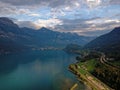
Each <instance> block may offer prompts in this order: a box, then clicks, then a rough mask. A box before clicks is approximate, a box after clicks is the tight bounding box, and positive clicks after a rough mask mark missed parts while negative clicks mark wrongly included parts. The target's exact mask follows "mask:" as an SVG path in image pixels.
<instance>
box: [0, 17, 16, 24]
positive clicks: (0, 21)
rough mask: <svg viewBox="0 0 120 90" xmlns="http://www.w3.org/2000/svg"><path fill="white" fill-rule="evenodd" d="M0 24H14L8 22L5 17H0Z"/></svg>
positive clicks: (10, 21)
mask: <svg viewBox="0 0 120 90" xmlns="http://www.w3.org/2000/svg"><path fill="white" fill-rule="evenodd" d="M0 23H4V24H14V23H13V21H12V20H10V19H9V18H7V17H0Z"/></svg>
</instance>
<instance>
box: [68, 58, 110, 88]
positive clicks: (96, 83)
mask: <svg viewBox="0 0 120 90" xmlns="http://www.w3.org/2000/svg"><path fill="white" fill-rule="evenodd" d="M98 62H99V61H98V60H95V59H91V60H87V61H85V62H79V63H76V64H72V65H70V66H69V69H70V70H71V71H72V72H73V73H74V74H75V75H76V76H77V77H78V79H79V80H80V81H82V82H84V83H85V84H86V85H87V86H90V87H91V88H92V90H111V88H110V87H108V86H107V85H105V84H104V83H103V82H101V81H100V80H98V79H97V78H96V77H94V76H93V75H92V74H91V73H92V72H93V71H94V68H95V67H96V65H97V63H98Z"/></svg>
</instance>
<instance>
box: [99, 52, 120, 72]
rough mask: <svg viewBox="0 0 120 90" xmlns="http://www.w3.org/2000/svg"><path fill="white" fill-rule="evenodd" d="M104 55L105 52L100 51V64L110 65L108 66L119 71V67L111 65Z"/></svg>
mask: <svg viewBox="0 0 120 90" xmlns="http://www.w3.org/2000/svg"><path fill="white" fill-rule="evenodd" d="M105 57H106V56H105V54H103V53H101V57H100V62H101V63H102V64H104V65H105V66H107V67H110V68H112V69H115V70H119V71H120V69H119V68H117V67H116V66H114V65H112V64H111V63H109V62H108V61H107V60H106V59H105Z"/></svg>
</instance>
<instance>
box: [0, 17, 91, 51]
mask: <svg viewBox="0 0 120 90" xmlns="http://www.w3.org/2000/svg"><path fill="white" fill-rule="evenodd" d="M92 39H93V37H85V36H79V35H78V34H73V33H61V32H56V31H52V30H49V29H47V28H45V27H42V28H41V29H39V30H34V29H31V28H26V27H24V28H20V27H19V26H18V25H17V24H15V23H14V22H13V21H12V20H10V19H8V18H6V17H1V18H0V53H9V52H17V51H21V50H26V49H31V48H46V47H55V48H63V47H65V46H66V45H67V44H71V43H73V44H78V45H81V46H83V45H85V44H86V43H88V42H89V41H90V40H92Z"/></svg>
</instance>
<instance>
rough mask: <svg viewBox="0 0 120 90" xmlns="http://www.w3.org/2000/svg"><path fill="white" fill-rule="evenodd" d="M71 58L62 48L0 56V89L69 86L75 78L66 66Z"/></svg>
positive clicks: (40, 89)
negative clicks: (60, 49)
mask: <svg viewBox="0 0 120 90" xmlns="http://www.w3.org/2000/svg"><path fill="white" fill-rule="evenodd" d="M74 58H75V56H74V55H68V54H67V53H65V52H63V51H32V52H24V53H19V54H14V55H8V56H0V62H1V63H0V90H69V88H70V87H71V86H72V85H73V84H74V83H75V82H76V80H75V77H74V76H73V75H72V74H71V73H70V72H69V71H68V69H67V68H68V65H69V64H70V63H73V62H75V60H74ZM79 86H80V88H81V89H80V90H84V89H85V87H84V85H82V84H80V85H79Z"/></svg>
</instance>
